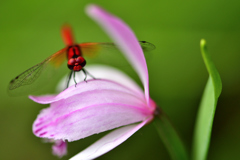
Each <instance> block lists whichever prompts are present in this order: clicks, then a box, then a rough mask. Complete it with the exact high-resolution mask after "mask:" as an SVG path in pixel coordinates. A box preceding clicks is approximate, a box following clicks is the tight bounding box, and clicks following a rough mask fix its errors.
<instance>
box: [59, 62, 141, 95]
mask: <svg viewBox="0 0 240 160" xmlns="http://www.w3.org/2000/svg"><path fill="white" fill-rule="evenodd" d="M85 69H86V70H87V71H88V72H89V73H90V74H91V75H93V76H94V77H95V78H97V79H107V80H111V81H114V82H117V83H119V84H122V85H124V86H127V87H128V88H129V89H132V90H133V91H135V92H136V93H138V94H139V95H143V91H142V89H141V88H140V87H139V86H138V85H137V84H136V82H135V81H133V80H132V79H131V78H130V77H129V76H127V75H126V74H125V73H124V72H122V71H120V70H119V69H117V68H114V67H110V66H107V65H100V64H99V65H88V66H86V67H85ZM68 77H69V76H68V75H67V76H65V77H64V78H63V79H62V80H61V81H60V83H59V85H58V87H57V91H58V92H61V91H63V90H64V89H66V82H67V79H68ZM84 77H85V75H84V74H83V72H76V76H75V79H76V82H77V83H79V82H81V81H83V80H84ZM90 79H92V77H90V76H87V80H90ZM72 85H75V82H74V79H73V77H72V78H71V80H70V83H69V86H72Z"/></svg>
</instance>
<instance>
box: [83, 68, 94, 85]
mask: <svg viewBox="0 0 240 160" xmlns="http://www.w3.org/2000/svg"><path fill="white" fill-rule="evenodd" d="M82 70H83V73H84V74H85V78H84V81H85V82H86V79H87V75H89V76H90V77H92V78H93V79H97V78H95V77H94V76H93V75H91V74H90V73H89V72H88V71H87V70H86V69H82Z"/></svg>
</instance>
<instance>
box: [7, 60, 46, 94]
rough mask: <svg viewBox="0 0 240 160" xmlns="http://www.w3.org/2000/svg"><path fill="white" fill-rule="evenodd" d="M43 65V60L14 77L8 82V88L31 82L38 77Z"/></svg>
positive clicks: (11, 88)
mask: <svg viewBox="0 0 240 160" xmlns="http://www.w3.org/2000/svg"><path fill="white" fill-rule="evenodd" d="M43 65H44V62H42V63H39V64H37V65H35V66H33V67H31V68H29V69H28V70H26V71H25V72H23V73H21V74H20V75H18V76H17V77H15V78H14V79H13V80H11V82H10V84H9V90H13V89H16V88H18V87H20V86H24V85H29V84H31V83H33V82H34V81H35V80H36V79H37V78H38V77H39V75H40V73H41V71H42V69H43Z"/></svg>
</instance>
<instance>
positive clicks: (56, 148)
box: [52, 140, 67, 158]
mask: <svg viewBox="0 0 240 160" xmlns="http://www.w3.org/2000/svg"><path fill="white" fill-rule="evenodd" d="M52 152H53V154H54V155H56V156H58V157H59V158H61V157H62V156H64V155H66V154H67V142H64V141H63V140H56V141H55V144H54V145H53V146H52Z"/></svg>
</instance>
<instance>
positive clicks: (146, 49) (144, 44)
mask: <svg viewBox="0 0 240 160" xmlns="http://www.w3.org/2000/svg"><path fill="white" fill-rule="evenodd" d="M139 44H140V45H141V47H142V49H143V52H150V51H152V50H154V49H156V47H155V45H154V44H152V43H150V42H147V41H139Z"/></svg>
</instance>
